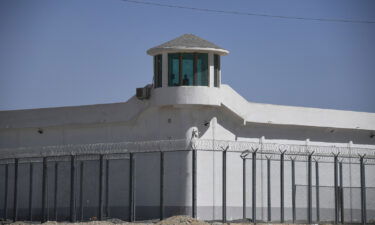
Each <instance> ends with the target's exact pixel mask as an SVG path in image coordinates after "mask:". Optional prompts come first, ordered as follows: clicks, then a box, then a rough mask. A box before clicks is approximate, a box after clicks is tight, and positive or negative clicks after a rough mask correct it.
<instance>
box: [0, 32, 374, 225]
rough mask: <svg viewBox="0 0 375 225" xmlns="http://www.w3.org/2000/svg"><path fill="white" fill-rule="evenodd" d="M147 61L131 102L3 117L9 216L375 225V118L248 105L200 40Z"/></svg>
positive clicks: (182, 40)
mask: <svg viewBox="0 0 375 225" xmlns="http://www.w3.org/2000/svg"><path fill="white" fill-rule="evenodd" d="M147 53H148V54H149V55H151V56H152V57H153V59H154V61H153V68H154V75H153V81H154V82H153V84H151V85H146V86H145V87H143V88H137V89H136V95H135V96H133V97H132V98H130V99H129V100H128V101H126V102H120V103H111V104H99V105H87V106H74V107H58V108H43V109H29V110H14V111H0V217H1V218H3V219H13V220H30V221H46V220H58V221H63V220H70V221H82V220H96V219H98V220H102V219H105V218H120V219H123V220H128V221H135V220H146V219H162V218H164V217H168V216H171V215H180V214H184V215H191V216H193V217H196V218H199V219H204V220H222V221H227V220H228V221H231V220H238V219H246V220H251V221H256V222H258V221H262V222H263V221H264V222H269V221H270V222H283V223H291V222H294V223H298V222H308V223H317V222H321V223H323V222H335V223H374V219H375V218H374V217H375V211H374V210H375V196H374V194H375V193H374V192H375V191H374V187H375V167H374V166H375V165H374V158H375V155H374V154H375V114H374V113H366V112H351V111H342V110H330V109H317V108H306V107H293V106H280V105H271V104H261V103H254V102H250V101H247V100H246V99H244V98H243V97H242V96H241V95H240V94H238V93H237V92H236V91H235V90H233V89H232V88H231V87H230V86H229V85H225V84H222V83H221V80H222V79H221V58H222V56H225V55H227V54H228V53H229V51H228V50H225V49H223V48H221V47H219V46H217V45H215V44H213V43H211V42H208V41H206V40H204V39H202V38H199V37H197V36H195V35H192V34H185V35H182V36H181V37H178V38H176V39H173V40H171V41H169V42H166V43H164V44H162V45H159V46H156V47H154V48H151V49H149V50H148V51H147ZM145 66H150V65H145ZM243 71H249V70H248V68H244V69H243ZM129 75H130V74H129ZM131 75H133V74H131ZM135 75H136V76H138V74H135ZM229 75H230V74H229ZM233 75H236V76H238V74H233ZM248 75H249V76H253V75H254V74H246V76H248ZM254 76H255V75H254ZM252 85H257V84H253V83H250V84H248V86H249V88H252ZM144 140H150V141H144ZM125 141H127V142H125Z"/></svg>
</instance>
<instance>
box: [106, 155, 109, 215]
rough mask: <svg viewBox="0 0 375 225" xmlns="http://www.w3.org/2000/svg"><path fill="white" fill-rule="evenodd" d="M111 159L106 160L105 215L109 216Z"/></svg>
mask: <svg viewBox="0 0 375 225" xmlns="http://www.w3.org/2000/svg"><path fill="white" fill-rule="evenodd" d="M109 213H110V212H109V160H108V159H107V160H106V162H105V216H106V217H109V216H110V215H109Z"/></svg>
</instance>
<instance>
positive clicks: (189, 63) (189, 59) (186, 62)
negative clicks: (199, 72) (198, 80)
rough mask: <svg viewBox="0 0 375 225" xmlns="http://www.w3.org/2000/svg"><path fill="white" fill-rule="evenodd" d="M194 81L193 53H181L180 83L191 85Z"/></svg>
mask: <svg viewBox="0 0 375 225" xmlns="http://www.w3.org/2000/svg"><path fill="white" fill-rule="evenodd" d="M193 82H194V54H190V53H185V54H182V85H184V86H192V85H193Z"/></svg>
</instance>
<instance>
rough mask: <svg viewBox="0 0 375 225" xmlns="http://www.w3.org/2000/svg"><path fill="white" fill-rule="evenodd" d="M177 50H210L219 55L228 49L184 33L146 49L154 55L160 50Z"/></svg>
mask: <svg viewBox="0 0 375 225" xmlns="http://www.w3.org/2000/svg"><path fill="white" fill-rule="evenodd" d="M177 51H212V52H215V53H217V54H219V55H227V54H228V53H229V51H228V50H226V49H223V48H221V47H219V46H217V45H216V44H214V43H211V42H209V41H207V40H205V39H203V38H200V37H198V36H195V35H194V34H184V35H182V36H180V37H177V38H175V39H173V40H170V41H168V42H165V43H164V44H161V45H158V46H156V47H153V48H150V49H149V50H148V51H147V54H149V55H156V54H159V53H161V52H177Z"/></svg>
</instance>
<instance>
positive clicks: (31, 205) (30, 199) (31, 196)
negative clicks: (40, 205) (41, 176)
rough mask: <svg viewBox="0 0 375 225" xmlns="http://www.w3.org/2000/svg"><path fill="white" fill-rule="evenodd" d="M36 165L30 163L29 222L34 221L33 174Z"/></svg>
mask: <svg viewBox="0 0 375 225" xmlns="http://www.w3.org/2000/svg"><path fill="white" fill-rule="evenodd" d="M33 170H34V165H33V163H32V162H30V173H29V220H30V221H32V220H33V212H32V211H33V174H34V172H33Z"/></svg>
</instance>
